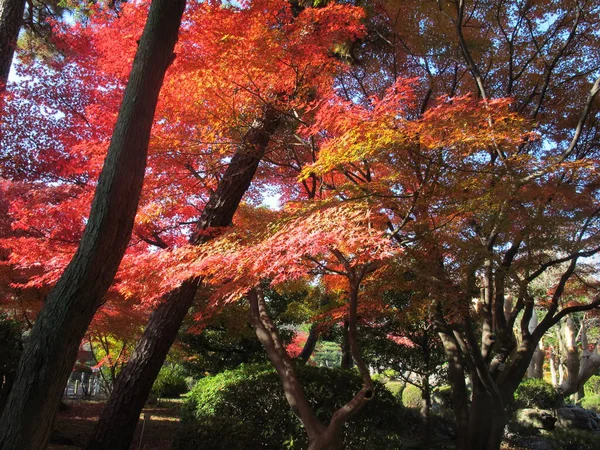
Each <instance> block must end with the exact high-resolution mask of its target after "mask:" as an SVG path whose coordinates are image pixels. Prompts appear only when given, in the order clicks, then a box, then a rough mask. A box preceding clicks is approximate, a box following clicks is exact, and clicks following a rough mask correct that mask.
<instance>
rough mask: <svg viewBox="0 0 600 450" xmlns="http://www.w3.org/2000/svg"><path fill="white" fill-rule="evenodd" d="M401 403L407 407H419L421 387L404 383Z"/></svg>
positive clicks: (421, 397) (421, 400) (421, 398)
mask: <svg viewBox="0 0 600 450" xmlns="http://www.w3.org/2000/svg"><path fill="white" fill-rule="evenodd" d="M402 404H403V405H404V406H405V407H407V408H420V407H421V406H422V404H423V395H422V394H421V389H419V388H418V387H416V386H413V385H412V384H408V385H406V387H405V388H404V390H403V391H402Z"/></svg>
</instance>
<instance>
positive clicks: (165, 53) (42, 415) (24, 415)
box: [0, 0, 185, 450]
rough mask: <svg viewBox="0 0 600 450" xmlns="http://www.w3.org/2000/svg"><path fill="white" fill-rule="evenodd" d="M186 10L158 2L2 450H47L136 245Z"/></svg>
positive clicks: (3, 431) (6, 421) (42, 319)
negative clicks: (78, 361)
mask: <svg viewBox="0 0 600 450" xmlns="http://www.w3.org/2000/svg"><path fill="white" fill-rule="evenodd" d="M184 8H185V0H154V1H153V2H152V5H151V7H150V13H149V16H148V21H147V23H146V26H145V28H144V32H143V34H142V37H141V40H140V43H139V47H138V51H137V54H136V57H135V60H134V63H133V68H132V71H131V74H130V78H129V82H128V84H127V88H126V89H125V95H124V98H123V103H122V105H121V110H120V112H119V117H118V119H117V124H116V126H115V129H114V132H113V137H112V141H111V144H110V147H109V150H108V155H107V157H106V161H105V163H104V167H103V169H102V174H101V175H100V180H99V182H98V187H97V189H96V195H95V197H94V201H93V203H92V209H91V212H90V216H89V220H88V224H87V226H86V229H85V231H84V233H83V237H82V239H81V243H80V244H79V248H78V249H77V252H76V253H75V255H74V256H73V259H72V260H71V262H70V264H69V265H68V266H67V268H66V269H65V272H64V274H63V275H62V277H61V278H60V279H59V281H58V283H57V284H56V286H55V288H54V289H53V290H52V292H51V293H50V294H49V295H48V297H47V298H46V302H45V304H44V307H43V308H42V311H41V312H40V314H39V316H38V318H37V320H36V323H35V325H34V327H33V330H32V333H31V337H30V339H29V343H28V345H27V346H26V347H25V350H24V353H23V356H22V358H21V361H20V364H19V368H18V372H17V375H16V379H15V384H14V386H13V389H12V392H11V394H10V396H9V399H8V402H7V406H6V409H5V410H4V414H3V416H2V420H1V421H0V449H2V450H20V449H31V450H39V449H43V448H45V446H46V442H47V441H48V438H49V435H50V431H51V427H52V423H53V420H54V416H55V414H56V411H57V409H58V405H59V402H60V399H61V396H62V393H63V389H64V386H65V383H66V381H67V379H68V377H69V374H70V373H71V370H72V368H73V364H74V362H75V358H76V355H77V349H78V348H79V343H80V342H81V339H82V338H83V336H84V333H85V331H86V329H87V326H88V324H89V323H90V321H91V320H92V317H93V315H94V312H95V311H96V308H97V307H98V305H99V303H100V301H101V300H102V297H103V296H104V295H105V293H106V291H107V290H108V288H109V286H110V284H111V282H112V280H113V277H114V275H115V273H116V271H117V269H118V267H119V264H120V262H121V259H122V257H123V254H124V253H125V249H126V246H127V243H128V242H129V239H130V237H131V230H132V228H133V221H134V217H135V213H136V210H137V206H138V201H139V197H140V192H141V189H142V183H143V180H144V171H145V168H146V154H147V150H148V142H149V139H150V130H151V128H152V122H153V119H154V111H155V108H156V102H157V100H158V94H159V92H160V88H161V86H162V83H163V78H164V75H165V72H166V70H167V67H168V66H169V64H170V63H171V62H172V60H173V56H174V55H173V48H174V46H175V42H176V41H177V35H178V30H179V25H180V22H181V15H182V14H183V10H184Z"/></svg>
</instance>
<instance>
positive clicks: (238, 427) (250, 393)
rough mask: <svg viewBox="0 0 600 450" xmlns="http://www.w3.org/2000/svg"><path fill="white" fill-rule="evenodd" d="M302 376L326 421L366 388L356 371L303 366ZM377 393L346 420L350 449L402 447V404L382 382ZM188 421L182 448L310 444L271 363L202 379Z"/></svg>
mask: <svg viewBox="0 0 600 450" xmlns="http://www.w3.org/2000/svg"><path fill="white" fill-rule="evenodd" d="M298 376H299V378H300V380H301V383H302V387H303V389H304V392H305V393H306V396H307V398H308V400H309V402H310V403H311V404H312V405H313V407H314V408H315V413H316V414H317V417H318V418H319V419H320V420H322V421H323V422H325V423H328V422H329V420H330V419H331V415H332V414H333V412H334V411H335V410H336V409H337V408H339V407H341V406H343V405H344V404H345V403H346V402H347V401H348V400H350V399H351V398H352V397H353V396H354V394H355V393H356V392H357V391H358V390H360V388H361V380H360V377H359V376H358V375H357V374H355V373H354V372H351V371H341V370H339V369H327V368H320V367H311V366H303V367H298ZM376 392H377V393H376V396H375V398H374V399H373V400H372V401H371V402H369V404H367V405H366V406H365V407H364V408H363V409H362V410H361V411H359V412H358V413H357V414H356V415H355V416H353V418H352V419H351V420H350V421H349V422H348V423H347V424H346V426H345V428H344V446H345V448H351V449H356V450H359V449H373V448H377V449H381V450H386V449H390V450H391V449H397V448H399V445H398V439H399V436H398V435H397V433H398V432H400V428H401V424H402V408H401V406H400V405H399V404H398V403H397V402H396V401H395V400H394V397H393V396H392V394H391V393H390V392H389V391H388V390H387V389H385V387H384V386H383V385H382V384H380V383H376ZM182 422H183V427H182V431H181V433H180V434H179V436H178V438H177V440H176V441H175V443H174V448H175V449H176V450H187V449H195V448H210V449H214V450H221V449H222V450H225V449H227V450H230V449H238V448H240V449H242V448H244V449H245V448H257V449H258V448H260V449H273V450H280V449H282V448H288V449H305V448H306V447H307V446H308V445H307V444H308V443H307V437H306V432H305V431H304V429H303V428H302V425H301V424H300V421H299V420H298V419H297V418H296V417H295V416H294V414H293V413H292V411H291V409H290V407H289V405H288V403H287V401H286V399H285V396H284V394H283V390H282V387H281V382H280V380H279V377H278V376H277V374H276V373H275V371H274V370H273V369H272V368H271V367H267V366H265V365H242V366H240V367H239V368H238V369H235V370H229V371H226V372H223V373H220V374H218V375H215V376H212V377H207V378H203V379H202V380H200V381H199V382H198V383H197V384H196V386H194V388H193V389H192V391H191V392H190V395H189V396H188V398H187V400H186V401H185V402H184V405H183V408H182ZM224 429H226V430H227V433H224V432H223V430H224ZM225 434H226V435H227V436H224V435H225ZM209 442H210V445H209V444H208V443H209Z"/></svg>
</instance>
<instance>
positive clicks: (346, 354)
mask: <svg viewBox="0 0 600 450" xmlns="http://www.w3.org/2000/svg"><path fill="white" fill-rule="evenodd" d="M348 328H349V322H348V320H344V327H343V328H342V345H341V350H342V361H341V364H340V365H341V368H342V369H345V370H347V369H352V350H351V349H350V341H349V339H348Z"/></svg>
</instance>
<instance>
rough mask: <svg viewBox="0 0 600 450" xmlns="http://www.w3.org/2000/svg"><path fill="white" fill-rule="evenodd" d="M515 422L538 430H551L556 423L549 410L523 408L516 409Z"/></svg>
mask: <svg viewBox="0 0 600 450" xmlns="http://www.w3.org/2000/svg"><path fill="white" fill-rule="evenodd" d="M515 417H516V420H517V422H518V423H520V424H521V425H523V426H526V427H532V428H537V429H539V430H553V429H554V424H555V423H556V417H555V416H554V413H553V412H552V411H551V410H549V409H539V408H524V409H518V410H517V412H516V414H515Z"/></svg>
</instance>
